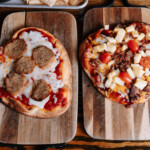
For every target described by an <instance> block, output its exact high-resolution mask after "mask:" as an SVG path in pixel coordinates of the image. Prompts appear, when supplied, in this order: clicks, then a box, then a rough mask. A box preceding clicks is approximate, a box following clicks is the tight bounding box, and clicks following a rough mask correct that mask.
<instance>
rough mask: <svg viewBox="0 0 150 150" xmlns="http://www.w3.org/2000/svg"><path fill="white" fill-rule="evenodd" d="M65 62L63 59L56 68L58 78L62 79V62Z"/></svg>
mask: <svg viewBox="0 0 150 150" xmlns="http://www.w3.org/2000/svg"><path fill="white" fill-rule="evenodd" d="M62 63H63V60H62V59H61V60H60V62H59V64H58V65H57V67H56V68H55V71H54V73H56V75H57V79H61V78H62V77H61V76H62V70H61V64H62Z"/></svg>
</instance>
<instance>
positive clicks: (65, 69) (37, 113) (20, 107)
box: [2, 27, 72, 118]
mask: <svg viewBox="0 0 150 150" xmlns="http://www.w3.org/2000/svg"><path fill="white" fill-rule="evenodd" d="M28 29H35V30H38V31H41V32H44V33H45V34H47V35H49V36H51V37H52V38H53V40H54V42H55V43H56V48H57V50H58V51H59V52H60V57H61V59H63V62H62V65H61V70H62V81H63V83H64V87H63V88H65V89H66V90H65V95H66V98H67V103H66V104H65V106H62V107H60V106H56V107H55V108H53V109H52V110H50V111H49V110H46V109H40V108H38V107H36V106H32V105H29V106H27V105H25V104H23V103H22V102H20V101H19V100H15V99H13V98H11V97H8V98H5V97H2V102H3V103H4V104H5V105H7V106H8V107H10V108H12V109H14V110H17V111H18V112H20V113H22V114H25V115H27V116H30V117H37V118H52V117H57V116H60V115H61V114H63V113H65V112H66V111H67V110H68V108H69V106H70V104H71V100H72V69H71V63H70V59H69V56H68V54H67V51H66V50H65V48H64V47H63V45H62V43H61V42H60V41H59V40H58V39H57V38H55V37H54V36H53V35H52V34H51V33H49V32H48V31H45V30H43V29H40V28H36V27H28V28H22V29H21V30H19V31H17V32H16V33H15V34H14V35H13V39H15V38H18V35H19V33H21V32H22V31H24V30H28Z"/></svg>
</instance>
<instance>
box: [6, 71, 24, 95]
mask: <svg viewBox="0 0 150 150" xmlns="http://www.w3.org/2000/svg"><path fill="white" fill-rule="evenodd" d="M25 81H26V79H25V77H24V76H23V75H20V74H17V73H10V74H8V75H7V77H6V79H5V85H6V90H7V91H8V92H9V93H10V94H11V95H13V96H17V95H18V94H20V93H21V92H22V90H23V88H24V85H25Z"/></svg>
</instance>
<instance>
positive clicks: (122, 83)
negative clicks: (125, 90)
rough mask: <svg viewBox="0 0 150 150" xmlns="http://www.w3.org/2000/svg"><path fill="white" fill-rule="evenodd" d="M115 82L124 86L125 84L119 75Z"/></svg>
mask: <svg viewBox="0 0 150 150" xmlns="http://www.w3.org/2000/svg"><path fill="white" fill-rule="evenodd" d="M114 82H115V83H117V84H119V85H122V86H123V85H124V81H122V80H121V79H120V78H119V77H115V78H114Z"/></svg>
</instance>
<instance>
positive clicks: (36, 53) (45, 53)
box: [32, 46, 55, 69]
mask: <svg viewBox="0 0 150 150" xmlns="http://www.w3.org/2000/svg"><path fill="white" fill-rule="evenodd" d="M32 57H33V59H34V60H35V63H36V65H37V66H39V67H40V68H44V69H45V68H47V67H49V65H50V63H52V62H54V61H55V57H54V53H53V51H52V50H50V49H49V48H47V47H46V46H39V47H37V48H35V49H34V50H33V54H32Z"/></svg>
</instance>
